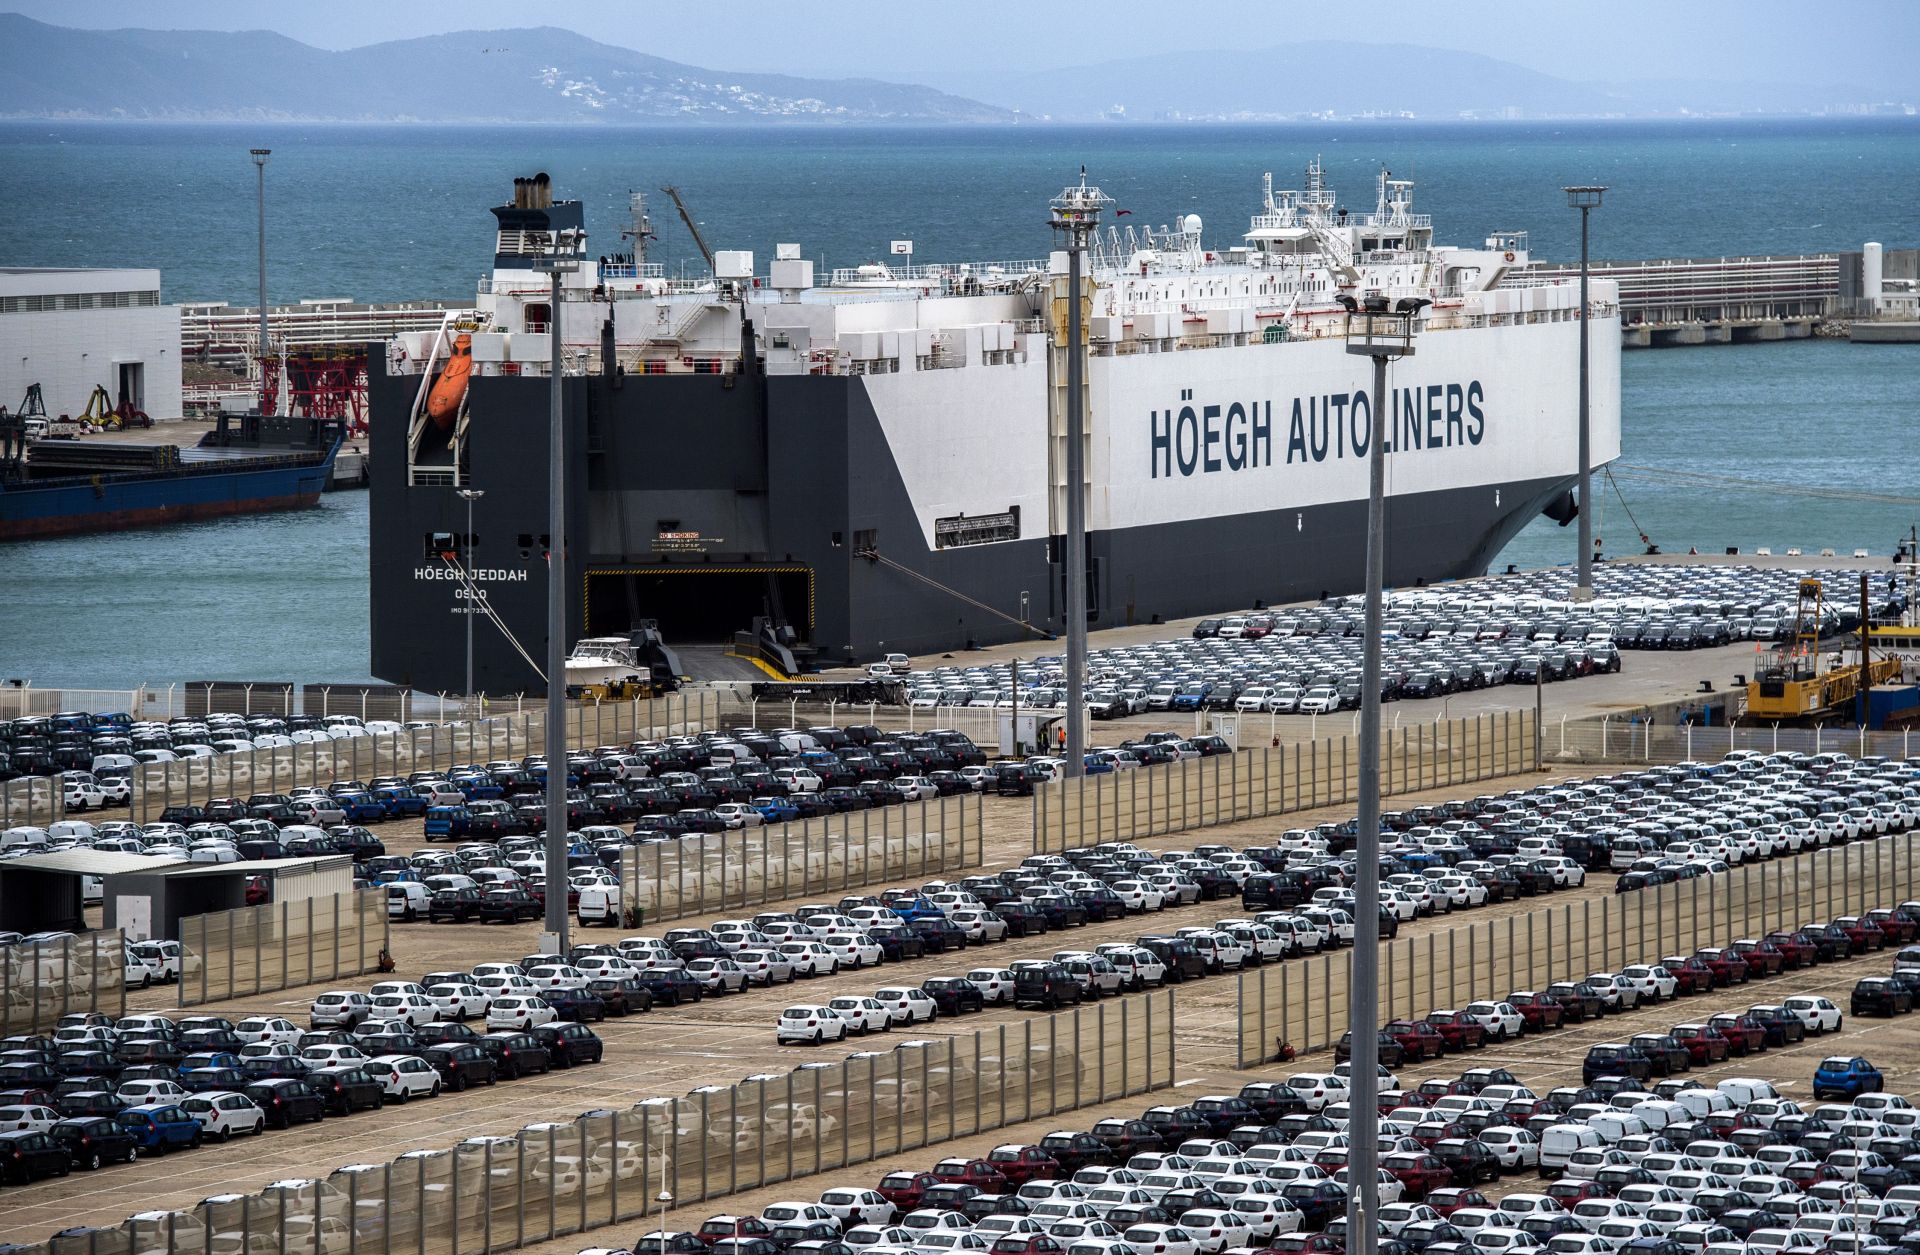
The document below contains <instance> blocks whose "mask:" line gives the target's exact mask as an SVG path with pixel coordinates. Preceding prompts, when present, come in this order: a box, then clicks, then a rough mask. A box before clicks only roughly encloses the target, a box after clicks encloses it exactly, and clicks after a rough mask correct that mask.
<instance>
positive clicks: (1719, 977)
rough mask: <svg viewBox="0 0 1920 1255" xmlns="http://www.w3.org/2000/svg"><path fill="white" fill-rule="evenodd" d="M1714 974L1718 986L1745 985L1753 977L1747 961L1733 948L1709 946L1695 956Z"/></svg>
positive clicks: (1696, 952) (1695, 953)
mask: <svg viewBox="0 0 1920 1255" xmlns="http://www.w3.org/2000/svg"><path fill="white" fill-rule="evenodd" d="M1693 957H1694V958H1696V959H1699V960H1700V961H1701V962H1703V963H1705V964H1706V965H1707V967H1708V968H1709V969H1710V970H1711V971H1712V972H1713V981H1714V984H1716V985H1744V984H1746V983H1747V981H1748V979H1749V978H1750V977H1751V976H1752V969H1751V968H1749V967H1748V966H1747V961H1746V960H1745V959H1743V958H1741V957H1740V952H1739V951H1737V950H1735V949H1733V947H1731V946H1724V947H1723V946H1707V947H1705V948H1704V949H1701V950H1696V951H1695V952H1694V955H1693Z"/></svg>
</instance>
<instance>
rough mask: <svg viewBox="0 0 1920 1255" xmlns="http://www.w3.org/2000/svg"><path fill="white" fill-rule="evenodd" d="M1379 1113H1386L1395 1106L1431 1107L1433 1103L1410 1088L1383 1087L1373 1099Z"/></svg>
mask: <svg viewBox="0 0 1920 1255" xmlns="http://www.w3.org/2000/svg"><path fill="white" fill-rule="evenodd" d="M1375 1105H1376V1106H1378V1107H1379V1108H1380V1114H1381V1115H1386V1114H1387V1113H1388V1112H1389V1111H1392V1110H1393V1109H1394V1108H1396V1107H1431V1106H1433V1103H1431V1102H1430V1101H1428V1099H1427V1096H1426V1095H1425V1094H1422V1093H1420V1092H1418V1091H1417V1090H1411V1089H1383V1090H1381V1091H1380V1094H1379V1097H1378V1098H1377V1099H1376V1101H1375Z"/></svg>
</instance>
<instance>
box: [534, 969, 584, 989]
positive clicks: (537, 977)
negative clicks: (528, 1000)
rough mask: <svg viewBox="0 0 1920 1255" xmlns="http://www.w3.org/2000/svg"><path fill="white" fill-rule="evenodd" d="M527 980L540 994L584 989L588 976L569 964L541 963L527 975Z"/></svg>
mask: <svg viewBox="0 0 1920 1255" xmlns="http://www.w3.org/2000/svg"><path fill="white" fill-rule="evenodd" d="M527 979H528V980H530V981H532V982H533V987H534V988H535V989H537V990H539V991H540V992H541V993H552V992H554V991H556V990H561V989H585V988H586V987H587V980H588V976H587V974H586V973H585V972H583V971H581V970H580V969H579V968H577V967H575V966H573V964H571V963H542V964H540V965H539V966H537V967H535V968H534V969H533V970H532V971H530V972H528V973H527Z"/></svg>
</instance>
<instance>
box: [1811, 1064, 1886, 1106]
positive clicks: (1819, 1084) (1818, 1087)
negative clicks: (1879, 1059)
mask: <svg viewBox="0 0 1920 1255" xmlns="http://www.w3.org/2000/svg"><path fill="white" fill-rule="evenodd" d="M1886 1083H1887V1079H1886V1077H1884V1076H1882V1075H1880V1069H1879V1068H1876V1067H1874V1066H1873V1065H1872V1064H1871V1063H1868V1062H1867V1061H1866V1060H1865V1059H1862V1058H1861V1057H1860V1056H1859V1055H1833V1056H1831V1057H1829V1058H1826V1059H1822V1060H1821V1061H1820V1066H1819V1067H1817V1068H1815V1069H1814V1071H1813V1096H1814V1097H1815V1098H1858V1097H1859V1096H1860V1095H1862V1094H1877V1093H1879V1092H1880V1091H1881V1090H1882V1089H1884V1088H1885V1087H1886Z"/></svg>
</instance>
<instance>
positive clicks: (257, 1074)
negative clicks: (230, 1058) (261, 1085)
mask: <svg viewBox="0 0 1920 1255" xmlns="http://www.w3.org/2000/svg"><path fill="white" fill-rule="evenodd" d="M240 1070H241V1071H242V1072H243V1073H245V1074H246V1077H247V1084H248V1085H252V1084H253V1083H254V1082H256V1081H266V1080H276V1079H281V1078H286V1077H293V1078H304V1077H305V1076H306V1075H307V1073H309V1072H311V1071H313V1065H312V1064H311V1063H308V1062H307V1061H306V1060H305V1059H302V1058H300V1057H299V1056H298V1055H255V1056H253V1057H252V1058H249V1059H242V1060H241V1061H240Z"/></svg>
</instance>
